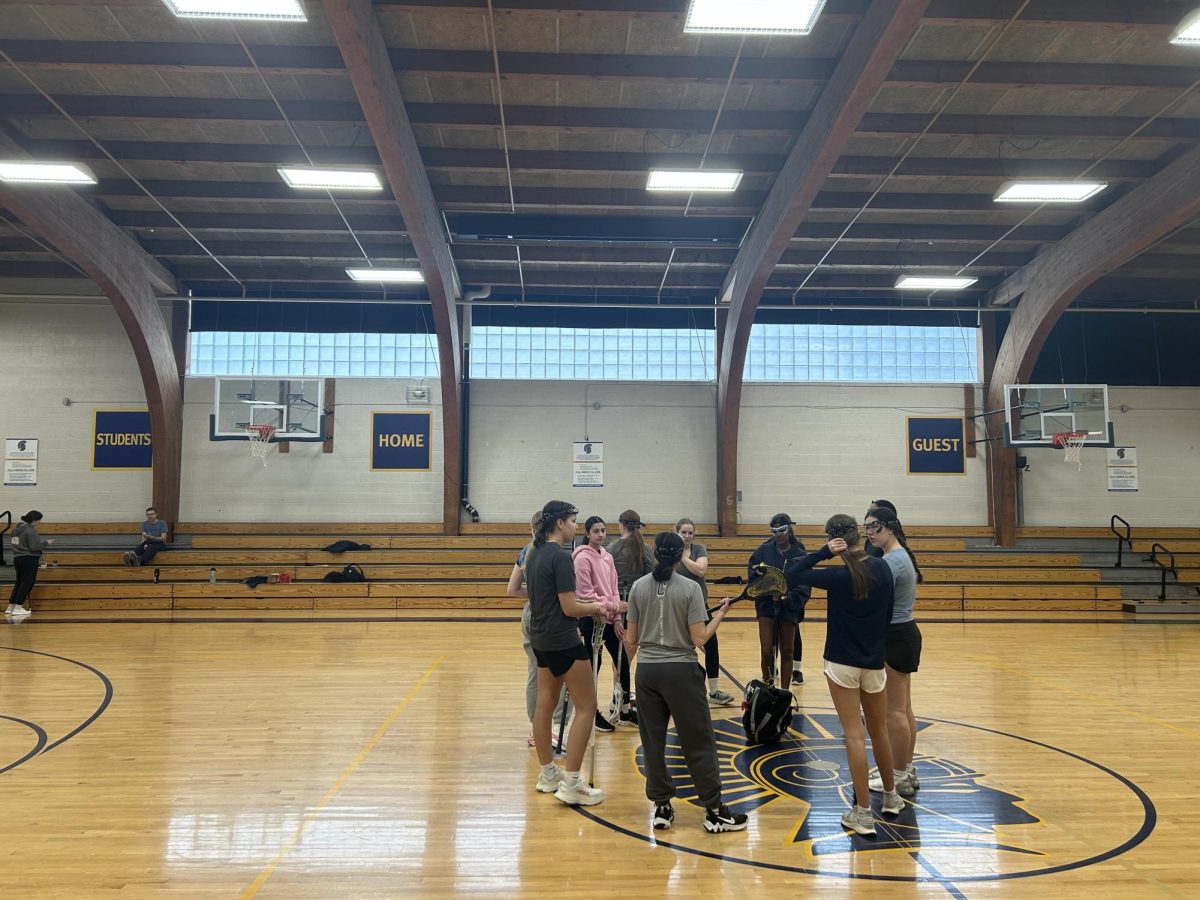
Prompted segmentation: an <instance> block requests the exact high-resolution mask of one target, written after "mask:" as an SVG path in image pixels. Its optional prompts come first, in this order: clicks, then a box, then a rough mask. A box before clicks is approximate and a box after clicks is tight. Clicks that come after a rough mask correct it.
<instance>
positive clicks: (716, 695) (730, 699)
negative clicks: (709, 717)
mask: <svg viewBox="0 0 1200 900" xmlns="http://www.w3.org/2000/svg"><path fill="white" fill-rule="evenodd" d="M734 702H735V701H734V696H733V694H730V693H727V692H725V691H723V690H721V689H720V688H713V689H712V690H711V691H709V692H708V705H709V706H733V704H734Z"/></svg>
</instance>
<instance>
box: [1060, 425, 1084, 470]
mask: <svg viewBox="0 0 1200 900" xmlns="http://www.w3.org/2000/svg"><path fill="white" fill-rule="evenodd" d="M1087 437H1088V433H1087V432H1086V431H1059V432H1057V433H1056V434H1055V435H1054V446H1055V447H1061V448H1062V450H1063V462H1066V463H1075V465H1076V466H1077V467H1078V468H1080V469H1082V468H1083V459H1082V458H1081V456H1080V452H1081V451H1082V450H1083V444H1084V442H1085V441H1086V440H1087Z"/></svg>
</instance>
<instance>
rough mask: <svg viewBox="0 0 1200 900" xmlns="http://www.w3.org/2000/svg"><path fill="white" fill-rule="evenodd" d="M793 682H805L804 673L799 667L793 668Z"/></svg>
mask: <svg viewBox="0 0 1200 900" xmlns="http://www.w3.org/2000/svg"><path fill="white" fill-rule="evenodd" d="M792 684H804V673H803V672H801V671H800V670H799V669H793V670H792Z"/></svg>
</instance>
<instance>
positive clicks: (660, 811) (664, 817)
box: [653, 800, 675, 831]
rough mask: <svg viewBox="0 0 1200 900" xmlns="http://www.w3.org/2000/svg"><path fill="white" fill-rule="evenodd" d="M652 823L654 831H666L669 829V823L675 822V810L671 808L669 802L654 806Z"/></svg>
mask: <svg viewBox="0 0 1200 900" xmlns="http://www.w3.org/2000/svg"><path fill="white" fill-rule="evenodd" d="M653 821H654V828H655V830H656V831H666V830H667V829H669V828H670V827H671V823H672V822H674V821H675V809H674V807H672V806H671V801H669V800H668V801H667V802H666V803H655V804H654V820H653Z"/></svg>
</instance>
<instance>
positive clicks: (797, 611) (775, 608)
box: [754, 594, 807, 625]
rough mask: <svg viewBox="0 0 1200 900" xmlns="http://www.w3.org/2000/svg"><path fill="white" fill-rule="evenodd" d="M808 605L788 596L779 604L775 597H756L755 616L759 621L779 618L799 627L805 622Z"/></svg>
mask: <svg viewBox="0 0 1200 900" xmlns="http://www.w3.org/2000/svg"><path fill="white" fill-rule="evenodd" d="M806 605H807V602H806V601H805V600H803V599H801V598H798V597H792V596H790V595H786V594H785V595H784V597H783V599H782V600H781V601H779V602H778V603H776V602H775V599H774V597H773V596H766V597H756V598H755V599H754V615H755V617H756V618H759V619H774V618H776V617H779V618H780V619H781V620H783V621H784V622H794V623H796V624H797V625H799V624H800V623H801V622H803V621H804V608H805V606H806Z"/></svg>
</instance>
